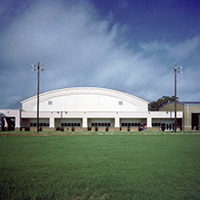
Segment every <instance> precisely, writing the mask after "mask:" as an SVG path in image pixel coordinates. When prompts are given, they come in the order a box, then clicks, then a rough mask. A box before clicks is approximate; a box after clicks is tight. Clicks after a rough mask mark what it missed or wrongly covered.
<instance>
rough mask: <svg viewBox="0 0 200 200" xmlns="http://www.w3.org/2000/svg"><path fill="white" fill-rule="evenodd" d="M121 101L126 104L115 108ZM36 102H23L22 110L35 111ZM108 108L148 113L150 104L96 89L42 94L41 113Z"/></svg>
mask: <svg viewBox="0 0 200 200" xmlns="http://www.w3.org/2000/svg"><path fill="white" fill-rule="evenodd" d="M49 101H51V103H53V106H48V105H47V104H48V103H49ZM119 101H121V102H124V103H125V104H123V106H121V107H120V106H119V105H118V106H115V107H114V106H112V105H113V104H117V103H119ZM36 102H37V96H34V97H31V98H28V99H26V100H24V101H22V102H21V103H22V109H23V110H28V111H33V110H35V107H36ZM84 104H85V105H84ZM86 104H87V105H86ZM93 104H94V105H93ZM97 104H98V108H97ZM119 104H120V103H119ZM69 105H70V107H69ZM100 105H102V106H100ZM131 105H132V107H131ZM55 106H56V107H55ZM134 106H135V108H134ZM47 107H48V108H47ZM105 107H107V108H105ZM108 107H109V108H110V111H117V110H118V109H121V110H119V111H128V109H133V110H130V111H138V110H139V111H147V110H148V102H147V101H145V100H143V99H141V98H138V97H136V96H133V95H130V94H127V93H124V92H120V91H117V90H111V89H105V88H96V87H74V88H64V89H59V90H53V91H49V92H45V93H42V94H40V110H41V111H51V109H53V110H69V109H72V110H71V111H97V110H98V111H101V110H102V111H109V108H108ZM122 107H123V108H124V110H123V109H122ZM104 109H105V110H104ZM53 110H52V111H53Z"/></svg>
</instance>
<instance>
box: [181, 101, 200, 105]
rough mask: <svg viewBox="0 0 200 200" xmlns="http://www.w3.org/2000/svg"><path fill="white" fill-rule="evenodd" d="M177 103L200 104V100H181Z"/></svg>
mask: <svg viewBox="0 0 200 200" xmlns="http://www.w3.org/2000/svg"><path fill="white" fill-rule="evenodd" d="M177 103H181V104H183V105H194V106H196V105H200V101H179V102H177Z"/></svg>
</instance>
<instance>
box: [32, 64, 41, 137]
mask: <svg viewBox="0 0 200 200" xmlns="http://www.w3.org/2000/svg"><path fill="white" fill-rule="evenodd" d="M31 66H32V69H31V70H32V71H34V72H35V71H37V133H39V94H40V70H41V71H44V68H43V67H44V65H43V64H40V62H38V64H37V65H31Z"/></svg>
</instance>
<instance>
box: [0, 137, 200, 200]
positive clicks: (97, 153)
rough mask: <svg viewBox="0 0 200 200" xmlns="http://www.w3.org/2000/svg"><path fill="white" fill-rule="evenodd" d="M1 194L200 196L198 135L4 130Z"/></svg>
mask: <svg viewBox="0 0 200 200" xmlns="http://www.w3.org/2000/svg"><path fill="white" fill-rule="evenodd" d="M0 168H1V170H0V173H1V174H0V193H1V194H0V199H2V200H5V199H73V200H79V199H80V200H83V199H90V200H92V199H100V200H104V199H111V200H118V199H119V200H122V199H124V200H127V199H152V200H156V199H159V200H164V199H187V200H188V199H200V135H99V136H98V135H85V136H81V135H72V136H59V135H58V136H1V137H0Z"/></svg>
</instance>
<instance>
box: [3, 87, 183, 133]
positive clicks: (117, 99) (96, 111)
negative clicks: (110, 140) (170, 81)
mask: <svg viewBox="0 0 200 200" xmlns="http://www.w3.org/2000/svg"><path fill="white" fill-rule="evenodd" d="M21 103H22V110H9V109H8V110H6V109H4V110H0V113H3V114H4V115H5V116H6V117H8V118H13V119H15V130H19V129H21V130H36V125H37V124H36V122H37V96H34V97H31V98H28V99H26V100H24V101H22V102H21ZM39 110H40V113H39V118H40V120H39V125H40V127H41V129H42V130H43V131H44V130H65V131H67V130H75V131H76V130H99V131H105V130H107V131H110V130H130V131H131V130H138V126H139V125H140V124H142V125H146V126H147V129H148V130H159V129H160V127H161V126H163V125H164V126H165V127H166V128H167V129H172V126H173V122H174V119H173V118H174V112H168V111H157V112H150V111H148V102H147V101H145V100H143V99H140V98H138V97H135V96H133V95H129V94H126V93H123V92H120V91H116V90H110V89H105V88H92V87H87V88H84V87H78V88H66V89H60V90H54V91H50V92H46V93H43V94H40V103H39ZM182 115H183V114H182V111H179V112H177V118H180V119H181V118H182Z"/></svg>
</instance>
